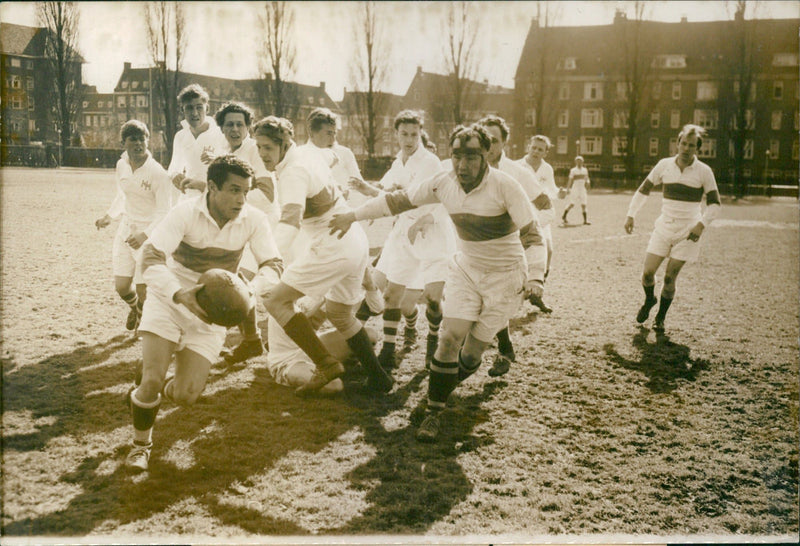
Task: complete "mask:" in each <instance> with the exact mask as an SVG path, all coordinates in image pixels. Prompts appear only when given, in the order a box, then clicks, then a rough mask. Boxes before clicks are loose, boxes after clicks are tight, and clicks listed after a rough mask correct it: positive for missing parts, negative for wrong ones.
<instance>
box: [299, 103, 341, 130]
mask: <svg viewBox="0 0 800 546" xmlns="http://www.w3.org/2000/svg"><path fill="white" fill-rule="evenodd" d="M306 123H307V124H308V130H309V131H311V132H312V133H316V132H317V131H319V130H320V129H322V126H323V125H333V126H334V127H336V114H334V113H333V112H331V111H330V110H329V109H328V108H314V109H313V110H311V113H310V114H308V117H307V118H306Z"/></svg>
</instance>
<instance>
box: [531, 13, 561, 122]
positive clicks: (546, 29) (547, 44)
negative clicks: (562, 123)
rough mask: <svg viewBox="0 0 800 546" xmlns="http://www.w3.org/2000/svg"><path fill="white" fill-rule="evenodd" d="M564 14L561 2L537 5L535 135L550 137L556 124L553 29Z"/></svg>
mask: <svg viewBox="0 0 800 546" xmlns="http://www.w3.org/2000/svg"><path fill="white" fill-rule="evenodd" d="M560 14H561V3H550V2H537V3H536V19H537V21H538V24H539V31H538V32H537V33H536V36H535V39H536V52H537V58H536V63H535V70H534V72H533V74H531V83H532V91H533V110H534V118H533V120H532V121H533V133H534V134H537V133H538V134H547V133H548V132H549V131H550V129H552V127H553V125H554V122H555V114H556V108H554V107H553V106H554V104H555V100H556V87H555V86H556V80H555V78H554V73H553V68H554V65H553V55H554V54H555V51H556V47H555V44H554V43H553V40H552V37H551V32H550V28H551V27H552V26H553V23H554V21H555V20H556V19H557V18H558V17H559V16H560Z"/></svg>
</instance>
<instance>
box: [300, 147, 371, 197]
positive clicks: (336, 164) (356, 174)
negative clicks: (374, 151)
mask: <svg viewBox="0 0 800 546" xmlns="http://www.w3.org/2000/svg"><path fill="white" fill-rule="evenodd" d="M298 148H311V149H312V150H317V152H319V153H320V154H322V157H323V158H324V159H325V163H326V164H327V165H328V168H329V169H330V170H331V172H332V173H333V178H334V179H335V180H336V184H338V186H339V189H340V190H342V191H343V192H344V191H345V190H346V189H347V187H348V182H349V181H350V178H351V177H352V178H358V179H361V178H362V177H361V170H360V169H359V168H358V161H356V156H355V155H353V152H352V151H350V148H348V147H346V146H342V145H341V144H339V143H338V142H334V143H333V148H320V147H319V146H317V145H316V144H314V143H313V142H311V139H309V140H308V142H306V143H305V144H302V145H300V146H298Z"/></svg>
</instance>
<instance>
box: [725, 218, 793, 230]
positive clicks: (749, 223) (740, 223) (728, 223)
mask: <svg viewBox="0 0 800 546" xmlns="http://www.w3.org/2000/svg"><path fill="white" fill-rule="evenodd" d="M711 227H715V228H716V227H748V228H756V227H760V228H770V229H800V225H798V224H796V223H793V222H767V221H766V220H728V219H722V220H714V223H713V224H711Z"/></svg>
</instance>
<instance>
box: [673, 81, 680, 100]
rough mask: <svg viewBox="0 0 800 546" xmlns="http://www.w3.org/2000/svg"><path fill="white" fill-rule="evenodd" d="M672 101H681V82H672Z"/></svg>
mask: <svg viewBox="0 0 800 546" xmlns="http://www.w3.org/2000/svg"><path fill="white" fill-rule="evenodd" d="M672 100H681V82H672Z"/></svg>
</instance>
